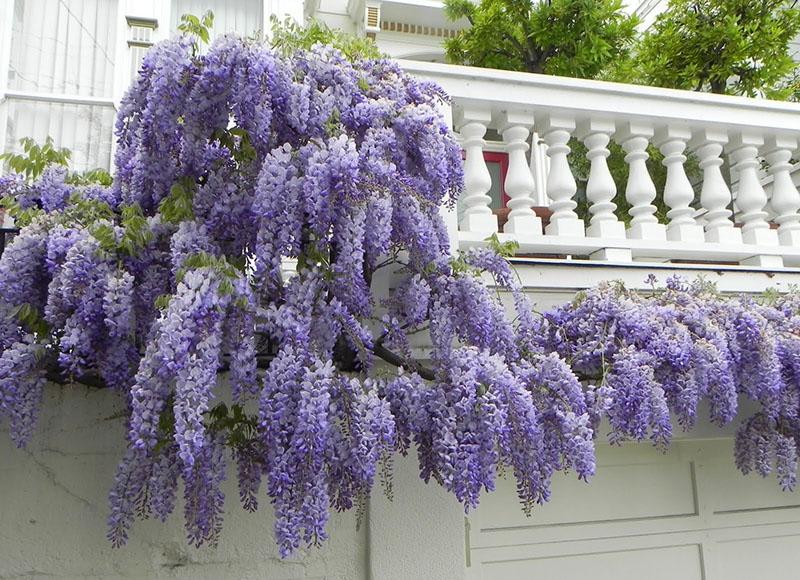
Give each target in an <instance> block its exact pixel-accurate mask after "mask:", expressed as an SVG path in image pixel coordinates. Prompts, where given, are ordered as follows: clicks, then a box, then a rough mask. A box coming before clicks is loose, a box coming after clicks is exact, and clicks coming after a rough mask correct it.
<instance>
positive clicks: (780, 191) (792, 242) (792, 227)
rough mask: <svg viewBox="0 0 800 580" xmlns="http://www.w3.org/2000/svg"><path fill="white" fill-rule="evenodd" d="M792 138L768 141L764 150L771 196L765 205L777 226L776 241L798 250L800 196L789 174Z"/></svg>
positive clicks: (781, 137) (795, 144) (778, 138)
mask: <svg viewBox="0 0 800 580" xmlns="http://www.w3.org/2000/svg"><path fill="white" fill-rule="evenodd" d="M797 144H798V143H797V139H795V138H793V137H785V136H780V137H770V138H769V139H768V140H767V143H766V147H765V150H764V151H765V155H764V157H765V159H766V161H767V163H768V164H769V169H768V171H769V174H770V175H772V196H771V197H770V200H769V205H770V206H771V208H772V212H773V213H774V214H775V223H777V224H779V227H778V239H779V240H780V243H781V244H782V245H784V246H800V213H798V211H800V193H798V191H797V187H796V186H795V184H794V182H793V181H792V176H791V174H790V173H789V171H790V170H791V168H792V164H791V163H790V160H791V158H792V151H794V150H795V149H797Z"/></svg>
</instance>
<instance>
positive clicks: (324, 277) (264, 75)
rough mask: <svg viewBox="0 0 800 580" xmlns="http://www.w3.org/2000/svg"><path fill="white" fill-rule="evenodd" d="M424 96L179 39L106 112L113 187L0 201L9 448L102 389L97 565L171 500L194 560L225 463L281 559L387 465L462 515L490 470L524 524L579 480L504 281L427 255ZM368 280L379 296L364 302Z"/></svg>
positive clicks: (262, 52) (256, 49) (439, 188)
mask: <svg viewBox="0 0 800 580" xmlns="http://www.w3.org/2000/svg"><path fill="white" fill-rule="evenodd" d="M445 98H446V97H445V96H444V95H443V94H442V92H441V90H440V89H438V88H437V87H436V86H434V85H432V84H429V83H426V82H422V81H418V80H415V79H413V78H411V77H408V76H407V75H405V74H404V73H403V72H402V71H401V70H400V69H399V68H398V67H397V66H396V65H395V64H394V63H392V62H391V61H388V60H365V61H359V62H356V63H351V62H348V61H347V60H346V59H345V58H344V57H343V56H342V55H341V54H340V53H339V52H337V51H336V50H334V49H331V48H328V47H322V46H320V47H317V48H314V49H312V50H311V51H298V52H297V53H295V54H293V55H291V56H290V57H282V56H279V55H276V54H275V53H273V52H271V51H270V50H268V49H266V48H265V47H263V46H261V45H259V44H256V43H252V42H248V41H243V40H241V39H238V38H235V37H223V38H221V39H220V40H218V41H217V42H216V43H215V44H213V45H212V46H211V47H210V49H209V50H208V51H207V52H206V53H205V54H202V55H198V54H197V51H196V47H195V46H194V45H193V43H192V41H191V39H189V38H184V37H179V38H176V39H174V40H170V41H167V42H164V43H161V44H159V45H157V46H156V47H154V48H153V49H152V50H151V51H149V52H148V54H147V56H146V58H145V60H144V62H143V65H142V69H141V73H140V76H139V78H138V80H137V81H136V83H135V84H134V85H133V87H132V88H131V90H130V92H129V93H128V95H127V96H126V98H125V99H124V101H123V103H122V105H121V108H120V112H119V116H118V120H117V137H118V147H117V156H116V161H115V163H116V175H115V181H114V183H113V185H112V186H110V187H105V188H103V187H97V186H75V185H71V184H70V180H69V179H68V176H67V175H65V173H64V170H63V169H60V168H58V169H55V168H54V169H49V170H48V171H47V172H45V174H44V175H43V176H42V177H41V178H40V179H39V180H38V181H36V182H35V183H32V184H26V183H24V182H22V181H20V180H8V186H7V187H6V188H5V189H6V192H7V193H12V194H13V195H14V197H15V203H16V204H17V206H18V207H17V209H18V210H19V212H20V213H19V214H18V215H20V216H22V215H24V217H25V221H30V225H28V226H27V227H25V228H24V229H23V231H22V232H21V234H20V235H19V236H18V237H17V238H16V240H15V241H14V243H13V244H12V245H11V246H10V247H9V248H8V249H7V250H6V252H5V254H4V255H3V257H2V260H1V261H0V314H2V316H3V319H4V320H6V321H8V323H7V324H4V325H3V326H2V328H3V330H2V333H3V334H2V336H0V339H1V340H2V342H1V343H0V348H2V355H1V358H0V394H1V395H2V398H1V399H0V401H2V406H1V407H0V414H1V415H2V416H7V417H8V418H9V419H10V426H11V434H12V437H14V439H15V441H17V443H18V444H20V445H23V444H25V442H26V441H27V440H28V438H29V437H30V434H31V430H32V427H33V424H34V421H35V416H36V411H37V408H38V403H39V400H40V399H41V392H42V387H43V385H44V383H45V381H46V380H47V379H51V380H53V379H55V380H62V381H66V380H80V381H84V382H96V383H101V384H104V385H107V386H110V387H113V388H115V389H118V390H119V392H120V393H121V395H122V396H123V397H124V398H125V400H126V402H127V405H128V409H129V418H128V421H127V429H128V440H127V451H126V452H125V455H124V458H123V459H122V462H121V464H120V467H119V470H118V472H117V476H116V480H115V483H114V487H113V489H112V490H111V494H110V503H111V515H110V518H109V534H108V536H109V539H110V540H111V542H112V543H113V544H114V545H121V544H124V543H125V541H126V540H127V538H128V534H129V530H130V527H131V525H132V523H133V520H134V519H135V518H137V517H148V516H150V515H153V516H155V517H158V518H160V519H162V520H163V519H165V518H166V517H167V516H168V515H169V514H170V513H171V512H172V511H173V509H174V507H175V505H176V497H177V493H178V488H179V486H182V489H183V495H184V506H185V507H184V511H185V513H184V516H185V520H186V530H187V534H188V538H189V541H190V542H192V543H194V544H196V545H201V544H204V543H213V542H214V541H215V540H216V538H217V537H218V535H219V532H220V530H221V526H222V515H223V511H224V510H223V502H224V496H223V494H222V491H221V488H220V485H221V482H222V481H223V480H224V478H225V477H226V474H227V473H228V469H227V466H226V463H228V462H229V461H232V462H233V463H234V464H235V472H236V475H237V478H238V482H239V495H240V499H241V502H242V505H243V506H244V507H245V509H248V510H254V509H256V507H257V505H258V503H259V498H260V495H261V494H262V493H263V492H262V491H261V490H262V484H263V487H264V488H265V492H266V497H268V498H269V500H270V501H271V503H272V504H273V507H274V510H275V514H276V524H275V535H276V539H277V542H278V545H279V547H280V551H281V553H282V554H284V555H286V554H289V553H291V552H293V551H294V550H295V549H297V548H298V547H299V546H301V545H309V544H317V543H319V542H321V541H322V540H324V539H325V537H326V523H327V520H328V516H329V511H330V510H331V509H332V508H333V509H337V510H346V509H350V508H352V507H354V506H355V507H359V506H363V505H364V502H365V499H366V498H367V497H368V495H369V493H370V490H371V488H372V486H373V482H374V480H375V478H376V476H377V474H378V473H379V472H386V471H387V470H388V468H389V465H390V462H391V461H390V460H391V454H393V453H394V452H397V451H400V452H403V453H405V452H408V451H409V450H410V449H411V448H412V446H413V447H416V449H417V452H418V454H419V461H420V472H421V475H422V477H423V478H424V479H425V480H426V481H427V480H429V479H435V480H436V481H438V482H439V483H441V484H442V485H443V486H444V487H445V488H447V489H448V490H450V491H452V492H453V493H454V494H455V495H456V497H457V498H458V499H459V500H460V501H462V502H463V503H464V504H465V506H466V507H467V508H470V507H473V506H475V505H477V503H478V500H479V496H480V493H481V491H482V490H484V489H492V488H493V487H494V481H495V478H496V475H497V472H498V470H499V469H500V468H501V466H507V467H508V468H510V469H511V470H513V472H514V474H515V475H516V477H517V479H518V481H519V493H520V498H521V500H522V501H523V502H524V504H525V505H526V506H528V507H530V505H532V504H533V503H535V502H541V501H545V500H546V499H547V497H548V495H549V482H550V477H551V475H552V474H553V473H554V472H555V471H557V470H562V469H568V468H574V469H575V470H576V471H577V473H578V474H579V476H581V477H583V478H588V477H589V476H591V475H592V473H593V471H594V451H593V449H594V444H593V439H592V430H591V427H590V416H589V412H588V409H587V406H586V402H585V400H584V396H583V391H582V388H581V385H580V383H579V382H578V380H577V378H576V377H575V376H574V375H573V374H572V373H571V372H570V370H569V368H568V367H567V365H566V364H565V363H564V362H563V361H562V360H561V359H560V358H559V357H558V356H557V355H555V354H546V353H544V351H543V350H542V349H541V348H540V347H539V346H537V345H534V344H533V340H532V337H534V336H535V335H536V333H537V331H538V329H537V328H535V326H536V324H535V322H534V319H533V315H532V311H531V308H530V306H529V305H528V304H527V302H526V300H525V298H524V296H523V295H522V292H521V289H520V288H519V286H518V285H517V284H516V283H515V280H514V276H513V274H512V271H511V269H510V267H509V266H508V264H507V262H505V260H503V259H502V258H499V257H498V256H497V255H496V254H494V253H493V252H490V251H486V250H475V251H472V252H469V253H467V254H465V255H463V256H461V257H458V258H453V257H451V255H450V249H449V247H450V246H449V239H448V235H447V232H446V228H445V226H444V223H443V221H442V218H441V217H440V208H441V207H442V206H443V205H448V204H453V203H454V202H455V199H456V198H457V197H458V195H459V193H460V191H461V187H462V179H463V177H462V168H461V152H460V149H459V147H458V145H457V143H456V142H455V140H454V139H453V137H452V135H451V133H450V129H449V126H448V124H447V123H446V122H445V121H444V119H443V117H442V116H441V114H440V112H439V108H440V105H441V104H442V103H443V102H444V99H445ZM287 260H294V261H295V262H296V264H297V267H296V273H295V274H294V275H293V276H291V277H287V276H286V271H285V268H286V264H287ZM483 271H489V272H491V273H492V274H494V275H495V276H496V277H497V280H498V283H499V284H500V285H502V286H505V287H507V288H508V289H509V290H511V291H512V292H513V295H514V297H515V300H516V303H517V307H518V309H519V321H518V322H516V323H512V321H510V320H509V319H508V318H507V316H506V313H505V310H504V308H503V306H502V304H501V303H500V302H499V301H498V299H497V297H496V295H495V293H494V291H493V290H490V289H489V288H488V287H487V286H485V285H484V284H482V283H481V282H480V280H479V276H480V273H481V272H483ZM378 279H380V285H382V286H390V287H393V288H395V290H394V291H393V292H391V293H390V294H388V295H387V294H385V293H383V294H381V295H376V291H375V290H374V287H375V286H376V281H377V280H378ZM423 332H428V333H430V335H431V337H432V339H433V344H434V346H433V350H432V352H430V353H428V355H427V356H426V357H425V358H427V359H429V360H430V361H431V363H430V365H429V366H424V365H423V364H421V363H420V362H418V360H417V358H418V357H415V356H414V355H415V354H419V353H418V352H416V351H415V348H414V347H413V346H412V341H411V337H412V336H413V335H415V334H417V333H423ZM379 363H380V364H379ZM387 369H393V370H387ZM223 371H224V372H225V376H226V377H227V380H226V382H227V383H228V384H229V387H230V389H229V390H230V393H231V397H230V399H227V398H226V397H227V395H226V394H225V393H227V392H228V391H227V386H228V385H226V389H222V388H220V384H219V381H218V377H219V376H220V374H221V372H223Z"/></svg>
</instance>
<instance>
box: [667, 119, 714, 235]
mask: <svg viewBox="0 0 800 580" xmlns="http://www.w3.org/2000/svg"><path fill="white" fill-rule="evenodd" d="M690 137H691V131H690V130H689V128H688V127H684V126H679V125H670V126H668V127H664V128H662V129H659V130H658V131H656V135H655V142H656V145H657V146H658V148H659V149H660V150H661V153H662V154H663V155H664V161H663V162H662V163H663V164H664V166H665V167H666V168H667V181H666V183H665V184H664V202H665V203H666V204H667V205H668V206H669V208H670V210H669V211H668V212H667V217H668V218H669V224H668V225H667V239H668V240H672V241H678V242H704V241H705V235H704V234H703V227H702V226H700V225H698V224H697V223H696V222H695V220H694V217H693V215H694V209H693V208H692V207H691V203H692V201H693V200H694V189H693V188H692V184H691V183H690V182H689V178H688V177H686V170H685V169H684V167H683V164H684V163H685V162H686V156H685V155H684V154H683V152H684V151H685V150H686V143H687V141H689V138H690Z"/></svg>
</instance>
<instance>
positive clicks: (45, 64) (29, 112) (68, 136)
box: [0, 0, 118, 170]
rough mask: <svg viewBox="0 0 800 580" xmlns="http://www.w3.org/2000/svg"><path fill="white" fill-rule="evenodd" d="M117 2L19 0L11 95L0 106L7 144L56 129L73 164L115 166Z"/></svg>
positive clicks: (15, 11)
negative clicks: (69, 153) (112, 148)
mask: <svg viewBox="0 0 800 580" xmlns="http://www.w3.org/2000/svg"><path fill="white" fill-rule="evenodd" d="M7 1H11V0H7ZM117 5H118V0H69V1H67V0H14V9H13V20H12V22H11V52H10V59H9V68H8V94H7V100H6V103H5V104H4V105H5V106H4V107H0V135H2V134H5V139H4V142H2V143H0V146H2V147H3V149H4V150H5V151H16V150H17V148H18V141H19V139H21V138H22V137H32V138H33V139H35V140H36V141H38V142H43V141H44V140H45V138H47V136H51V137H53V140H54V141H55V144H56V146H58V147H66V148H68V149H70V150H71V151H72V161H71V165H72V167H73V168H74V169H77V170H84V169H91V168H95V167H103V168H106V169H107V168H108V167H109V165H110V163H111V135H112V129H113V126H114V108H113V88H114V57H115V48H116V45H115V42H116V30H117V26H116V22H117V20H116V18H117ZM0 72H2V73H5V71H0Z"/></svg>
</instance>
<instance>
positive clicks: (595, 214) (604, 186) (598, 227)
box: [578, 120, 631, 262]
mask: <svg viewBox="0 0 800 580" xmlns="http://www.w3.org/2000/svg"><path fill="white" fill-rule="evenodd" d="M613 133H614V122H613V121H609V120H589V121H586V122H584V123H582V124H581V125H580V127H579V128H578V138H580V139H582V140H583V144H584V145H586V158H587V159H588V160H589V163H590V168H589V180H588V182H587V183H586V199H587V200H588V201H589V204H590V205H589V213H591V214H592V217H591V220H590V223H589V227H588V228H587V229H586V235H587V236H591V237H593V238H602V239H625V224H624V223H622V222H621V221H619V220H618V219H617V216H616V214H615V213H614V211H615V210H616V209H617V205H616V204H615V203H614V202H613V201H612V200H613V199H614V197H615V196H616V195H617V185H616V183H614V178H613V176H612V175H611V171H609V169H608V162H607V159H608V156H609V155H610V154H611V152H610V151H609V150H608V144H609V142H610V141H611V135H612V134H613ZM591 258H593V259H595V260H598V259H600V260H609V261H626V262H629V261H630V260H631V251H630V250H628V249H626V248H603V250H601V251H600V252H595V253H593V254H592V255H591Z"/></svg>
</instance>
